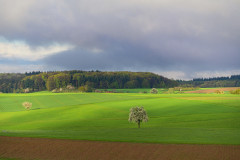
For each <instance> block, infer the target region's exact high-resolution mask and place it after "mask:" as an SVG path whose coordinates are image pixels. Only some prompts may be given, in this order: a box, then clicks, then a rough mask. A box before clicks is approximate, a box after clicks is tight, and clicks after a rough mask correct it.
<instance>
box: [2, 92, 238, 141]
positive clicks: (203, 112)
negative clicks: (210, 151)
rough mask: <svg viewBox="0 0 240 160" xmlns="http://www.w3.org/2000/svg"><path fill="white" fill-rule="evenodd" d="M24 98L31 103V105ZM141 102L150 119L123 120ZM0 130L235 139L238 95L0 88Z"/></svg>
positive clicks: (108, 137) (84, 136)
mask: <svg viewBox="0 0 240 160" xmlns="http://www.w3.org/2000/svg"><path fill="white" fill-rule="evenodd" d="M24 101H29V102H32V103H33V107H32V109H31V110H30V111H26V110H25V109H24V108H23V107H22V103H23V102H24ZM138 105H140V106H141V105H142V106H144V108H145V109H146V111H147V113H148V116H149V122H147V123H143V124H142V127H141V128H140V129H138V128H137V125H136V124H132V123H129V122H128V114H129V109H130V108H131V107H134V106H138ZM0 135H3V136H26V137H49V138H61V139H80V140H99V141H126V142H150V143H194V144H240V96H239V95H231V94H226V95H217V94H156V95H153V94H139V93H55V94H54V93H49V92H38V93H30V94H0Z"/></svg>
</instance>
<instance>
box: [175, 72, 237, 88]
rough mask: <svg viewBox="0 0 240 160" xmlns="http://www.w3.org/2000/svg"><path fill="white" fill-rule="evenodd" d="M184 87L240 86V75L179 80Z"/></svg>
mask: <svg viewBox="0 0 240 160" xmlns="http://www.w3.org/2000/svg"><path fill="white" fill-rule="evenodd" d="M177 82H178V83H179V85H180V86H182V87H202V88H209V87H240V75H232V76H230V77H213V78H195V79H193V80H190V81H183V80H177Z"/></svg>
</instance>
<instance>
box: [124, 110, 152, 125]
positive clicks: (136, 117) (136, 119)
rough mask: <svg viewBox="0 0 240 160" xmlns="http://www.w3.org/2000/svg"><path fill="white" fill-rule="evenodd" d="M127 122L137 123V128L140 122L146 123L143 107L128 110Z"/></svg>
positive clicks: (145, 113)
mask: <svg viewBox="0 0 240 160" xmlns="http://www.w3.org/2000/svg"><path fill="white" fill-rule="evenodd" d="M128 121H129V122H133V123H137V124H138V128H140V123H141V122H147V121H148V116H147V112H146V111H145V109H144V108H143V107H133V108H131V109H130V113H129V118H128Z"/></svg>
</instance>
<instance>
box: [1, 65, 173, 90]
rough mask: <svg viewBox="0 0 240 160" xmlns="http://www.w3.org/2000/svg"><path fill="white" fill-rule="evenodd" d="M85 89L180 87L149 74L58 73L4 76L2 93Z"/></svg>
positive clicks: (75, 71)
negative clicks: (25, 90) (69, 88)
mask: <svg viewBox="0 0 240 160" xmlns="http://www.w3.org/2000/svg"><path fill="white" fill-rule="evenodd" d="M69 85H71V86H72V87H74V88H79V87H83V86H84V87H86V86H87V88H88V91H92V90H94V89H110V88H111V89H121V88H153V87H155V88H169V87H175V86H178V83H177V82H176V81H174V80H170V79H168V78H166V77H163V76H160V75H157V74H154V73H150V72H127V71H121V72H101V71H78V70H73V71H57V72H30V73H25V74H20V73H1V74H0V92H4V93H11V92H16V93H19V92H24V89H26V88H29V89H30V91H43V90H53V89H55V88H58V89H59V88H66V87H68V86H69Z"/></svg>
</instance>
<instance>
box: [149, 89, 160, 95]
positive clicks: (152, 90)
mask: <svg viewBox="0 0 240 160" xmlns="http://www.w3.org/2000/svg"><path fill="white" fill-rule="evenodd" d="M150 93H152V94H158V90H157V89H156V88H152V89H151V91H150Z"/></svg>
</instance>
